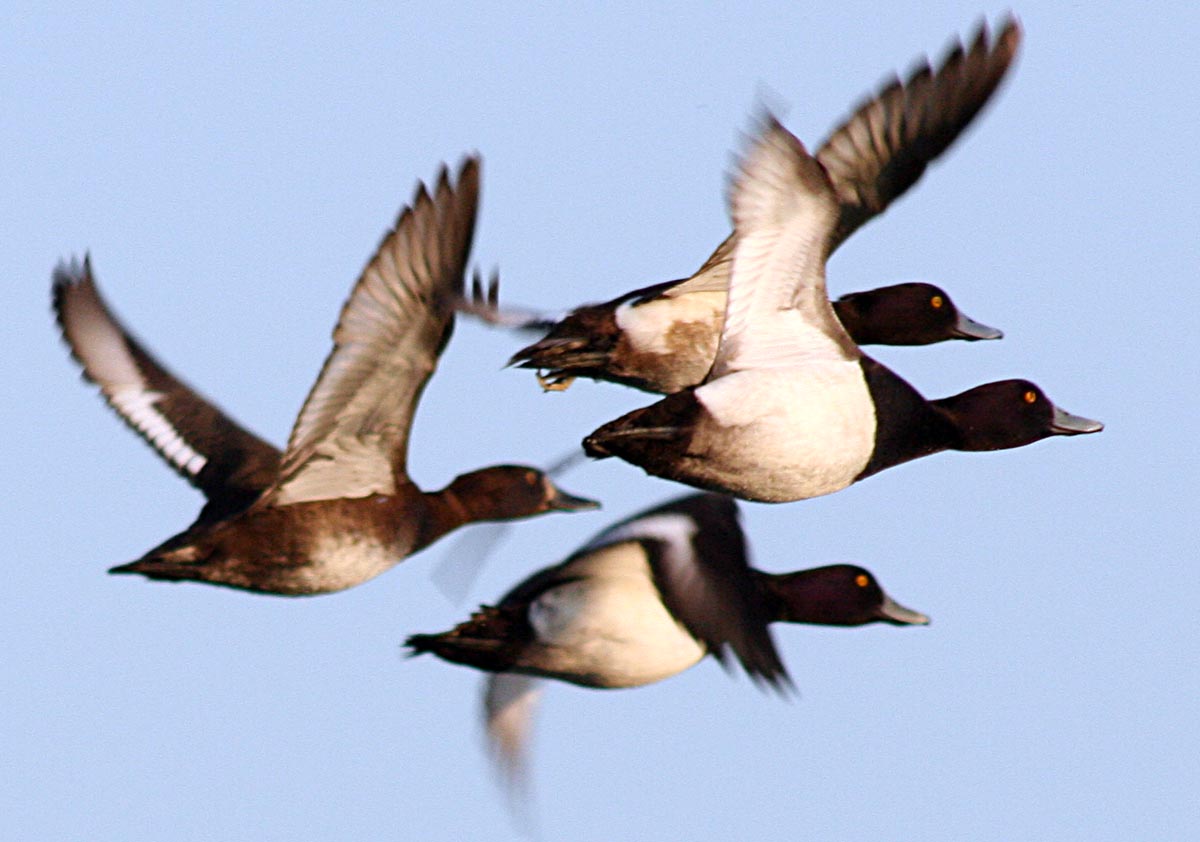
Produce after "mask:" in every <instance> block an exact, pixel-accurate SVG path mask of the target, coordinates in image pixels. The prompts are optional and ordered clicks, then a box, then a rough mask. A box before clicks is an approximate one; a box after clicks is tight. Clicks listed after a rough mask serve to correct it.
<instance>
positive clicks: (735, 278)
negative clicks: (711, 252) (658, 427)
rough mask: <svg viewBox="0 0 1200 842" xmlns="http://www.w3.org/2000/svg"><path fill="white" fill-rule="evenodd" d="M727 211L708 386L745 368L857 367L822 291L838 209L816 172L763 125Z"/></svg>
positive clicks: (777, 127) (770, 121) (792, 143)
mask: <svg viewBox="0 0 1200 842" xmlns="http://www.w3.org/2000/svg"><path fill="white" fill-rule="evenodd" d="M729 206H730V215H731V216H732V217H733V225H734V236H735V237H736V238H737V239H736V243H735V246H734V252H733V265H732V274H731V276H730V284H729V303H728V305H727V306H726V308H725V324H724V325H723V327H722V329H721V342H720V345H719V346H718V348H717V357H716V360H715V361H714V362H713V367H712V371H711V372H710V373H709V380H713V379H716V378H718V377H721V376H723V375H725V374H728V373H730V372H731V371H734V370H740V369H746V368H771V367H777V366H793V365H797V364H800V363H806V362H812V361H818V360H852V359H857V358H858V355H859V354H858V349H857V347H856V346H855V345H854V343H853V341H851V339H850V337H849V335H847V333H846V331H845V329H844V328H843V327H842V324H841V322H839V321H838V319H837V316H836V315H834V312H833V306H832V305H831V304H830V303H829V296H828V294H827V293H826V289H825V260H826V258H827V256H828V254H829V248H828V246H829V237H830V234H831V233H832V231H833V226H834V223H835V221H836V219H837V202H836V199H835V197H834V195H833V191H832V189H831V187H830V184H829V180H828V178H827V177H826V175H825V171H824V170H823V169H822V167H821V165H820V164H819V163H818V162H817V161H816V160H815V159H814V158H813V157H812V156H811V155H809V154H808V152H807V151H806V150H805V148H804V145H803V144H802V143H801V142H800V141H799V140H797V139H796V136H795V135H793V134H792V133H791V132H789V131H788V130H787V129H785V128H784V127H783V126H782V125H781V124H780V123H779V121H778V120H776V119H775V118H774V117H773V116H771V115H766V116H765V117H764V119H763V120H762V124H761V126H760V127H759V129H758V132H757V134H756V135H755V136H754V137H753V138H752V139H751V141H750V144H749V146H748V148H747V149H746V152H745V154H743V156H742V159H741V161H740V163H739V165H738V171H737V173H736V174H735V175H734V178H733V182H732V184H731V187H730V196H729Z"/></svg>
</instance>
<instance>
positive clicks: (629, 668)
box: [529, 542, 706, 687]
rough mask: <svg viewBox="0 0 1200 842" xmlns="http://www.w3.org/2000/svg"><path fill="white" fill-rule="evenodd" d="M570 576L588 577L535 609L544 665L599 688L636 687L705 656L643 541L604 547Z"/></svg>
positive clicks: (562, 588)
mask: <svg viewBox="0 0 1200 842" xmlns="http://www.w3.org/2000/svg"><path fill="white" fill-rule="evenodd" d="M568 572H569V575H572V576H575V575H579V576H581V577H582V578H580V579H577V580H574V581H571V582H567V583H565V584H562V585H559V586H558V587H555V588H552V589H550V590H548V591H547V592H546V593H544V594H542V596H540V597H539V598H538V599H537V600H535V601H534V602H533V604H532V605H531V606H530V607H529V622H530V625H532V626H533V628H534V631H535V632H536V634H537V639H538V642H539V643H540V644H542V647H544V650H543V651H544V652H545V658H544V663H538V664H537V666H538V667H539V668H542V669H545V670H546V671H547V672H549V673H556V674H558V675H559V677H562V678H566V679H567V680H570V681H575V682H576V683H579V684H585V685H588V686H593V687H637V686H639V685H642V684H650V683H651V682H654V681H659V680H661V679H663V678H667V677H668V676H672V675H675V674H676V673H680V672H682V671H683V670H685V669H687V668H688V667H691V666H692V665H694V664H695V663H697V662H698V661H699V660H700V659H701V658H703V657H704V655H705V654H706V650H705V648H704V646H703V645H702V644H701V643H700V642H699V641H697V640H696V639H695V638H694V637H692V636H691V635H690V634H688V633H687V631H686V630H685V629H684V628H683V626H682V625H680V624H679V622H678V621H677V620H676V619H675V618H674V617H673V616H671V614H670V612H668V611H667V608H666V606H665V605H663V601H662V598H661V596H660V595H659V593H658V589H657V588H656V587H655V585H654V580H653V577H652V575H651V571H650V564H649V562H648V560H647V558H646V552H645V550H644V549H643V548H642V546H641V545H640V544H637V543H635V542H627V543H623V544H616V545H614V546H611V547H608V548H606V549H602V550H598V551H596V552H595V553H593V554H592V555H590V556H588V557H587V558H586V559H582V560H581V563H580V565H579V567H578V568H576V567H575V565H572V566H571V569H570V570H569V571H568ZM539 660H543V659H539Z"/></svg>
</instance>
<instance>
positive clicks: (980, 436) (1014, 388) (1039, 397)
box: [931, 380, 1104, 450]
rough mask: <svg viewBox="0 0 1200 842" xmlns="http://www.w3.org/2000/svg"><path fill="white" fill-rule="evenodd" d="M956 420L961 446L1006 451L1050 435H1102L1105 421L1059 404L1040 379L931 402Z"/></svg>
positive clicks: (1001, 383) (997, 384) (992, 385)
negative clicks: (1046, 390) (1063, 407)
mask: <svg viewBox="0 0 1200 842" xmlns="http://www.w3.org/2000/svg"><path fill="white" fill-rule="evenodd" d="M931 403H932V404H933V405H934V406H935V407H936V408H937V409H939V410H940V411H942V412H943V413H945V414H946V415H947V416H949V417H950V418H951V420H952V421H953V422H954V426H955V427H956V428H957V430H958V432H959V435H960V436H961V438H962V441H961V443H960V445H959V447H958V449H959V450H1005V449H1007V448H1010V447H1022V446H1024V445H1027V444H1032V443H1033V442H1035V441H1038V440H1040V439H1044V438H1047V437H1049V436H1078V435H1082V434H1084V433H1098V432H1100V431H1101V430H1103V429H1104V424H1102V423H1101V422H1099V421H1093V420H1092V419H1090V418H1084V417H1082V416H1080V415H1072V414H1071V413H1069V412H1067V411H1066V410H1063V409H1060V408H1059V407H1057V406H1055V405H1054V402H1053V401H1051V400H1050V399H1049V398H1048V397H1046V393H1045V392H1043V391H1042V390H1041V389H1040V388H1039V387H1038V386H1037V385H1036V384H1035V383H1031V382H1029V381H1028V380H1000V381H997V382H995V383H985V384H983V385H982V386H976V387H975V388H974V389H969V390H967V391H965V392H963V393H961V394H958V395H954V396H952V397H949V398H942V399H940V400H936V401H931Z"/></svg>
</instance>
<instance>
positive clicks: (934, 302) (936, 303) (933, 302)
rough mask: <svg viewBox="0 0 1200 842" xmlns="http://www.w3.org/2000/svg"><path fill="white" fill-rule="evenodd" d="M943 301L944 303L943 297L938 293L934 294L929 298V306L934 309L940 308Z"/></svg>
mask: <svg viewBox="0 0 1200 842" xmlns="http://www.w3.org/2000/svg"><path fill="white" fill-rule="evenodd" d="M945 303H946V301H945V299H944V298H942V297H941V296H940V295H935V296H934V297H933V298H931V299H929V306H930V307H932V308H933V309H935V310H940V309H942V305H943V304H945Z"/></svg>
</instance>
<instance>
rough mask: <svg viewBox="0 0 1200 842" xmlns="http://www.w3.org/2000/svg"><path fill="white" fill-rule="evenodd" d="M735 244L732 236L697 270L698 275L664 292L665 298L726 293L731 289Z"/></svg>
mask: <svg viewBox="0 0 1200 842" xmlns="http://www.w3.org/2000/svg"><path fill="white" fill-rule="evenodd" d="M735 244H736V243H735V240H734V235H733V234H730V235H729V236H728V237H726V238H725V239H724V241H723V242H722V243H721V245H719V246H717V250H716V251H714V252H713V253H712V254H711V255H709V258H708V260H706V261H704V265H703V266H701V267H700V268H699V269H697V270H696V274H694V275H692V276H691V277H690V278H688V279H687V280H685V281H680V282H679V283H677V284H675V286H673V287H671V288H670V289H668V290H666V291H664V292H663V297H665V298H677V297H679V296H681V295H687V294H689V293H693V292H725V291H726V290H727V289H729V272H730V267H731V265H732V262H733V249H734V245H735Z"/></svg>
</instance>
